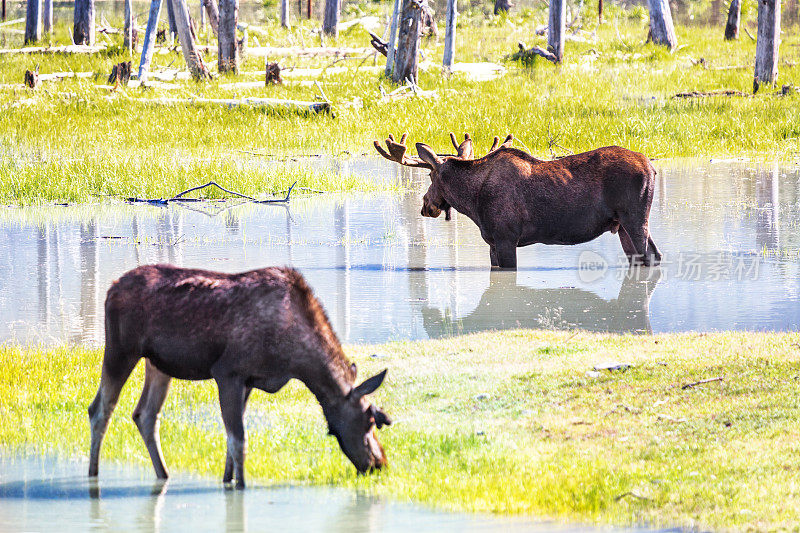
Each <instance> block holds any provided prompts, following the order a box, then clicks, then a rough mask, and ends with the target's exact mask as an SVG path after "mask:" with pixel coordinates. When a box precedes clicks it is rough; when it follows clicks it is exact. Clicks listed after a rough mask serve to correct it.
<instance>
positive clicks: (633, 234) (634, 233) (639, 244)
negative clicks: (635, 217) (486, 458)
mask: <svg viewBox="0 0 800 533" xmlns="http://www.w3.org/2000/svg"><path fill="white" fill-rule="evenodd" d="M622 228H624V229H625V231H626V232H627V233H628V235H629V236H630V239H631V242H632V243H633V246H634V247H635V248H636V252H637V255H638V256H639V257H638V258H639V259H640V260H641V262H642V264H643V265H645V266H654V265H657V264H658V261H659V259H658V257H657V256H656V254H658V249H655V248H654V249H653V250H650V249H648V241H650V231H649V230H648V228H647V223H646V222H645V223H644V224H642V223H639V224H638V225H637V224H635V223H631V222H623V223H622V227H621V228H620V233H622ZM658 255H659V256H660V255H661V254H658Z"/></svg>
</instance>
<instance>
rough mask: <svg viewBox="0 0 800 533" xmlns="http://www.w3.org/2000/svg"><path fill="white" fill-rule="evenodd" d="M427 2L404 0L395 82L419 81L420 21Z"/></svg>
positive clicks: (393, 74)
mask: <svg viewBox="0 0 800 533" xmlns="http://www.w3.org/2000/svg"><path fill="white" fill-rule="evenodd" d="M425 4H426V0H421V1H420V0H403V10H402V11H401V12H400V25H399V26H400V32H399V34H398V36H397V52H395V64H394V72H393V73H392V79H393V80H394V81H395V82H404V81H406V80H410V81H411V82H413V83H416V81H417V67H418V66H419V65H418V63H419V39H420V22H421V20H422V7H423V6H424V5H425Z"/></svg>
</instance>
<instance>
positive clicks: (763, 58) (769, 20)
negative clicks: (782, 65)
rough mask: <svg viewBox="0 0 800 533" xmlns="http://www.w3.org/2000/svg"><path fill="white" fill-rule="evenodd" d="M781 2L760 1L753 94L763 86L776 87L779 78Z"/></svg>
mask: <svg viewBox="0 0 800 533" xmlns="http://www.w3.org/2000/svg"><path fill="white" fill-rule="evenodd" d="M780 35H781V2H780V0H759V2H758V35H757V36H756V69H755V76H754V78H753V92H754V93H755V92H757V91H758V89H759V87H760V86H761V85H762V84H768V85H774V84H775V80H776V79H777V78H778V47H779V46H780V41H781V37H780Z"/></svg>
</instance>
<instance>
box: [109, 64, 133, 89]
mask: <svg viewBox="0 0 800 533" xmlns="http://www.w3.org/2000/svg"><path fill="white" fill-rule="evenodd" d="M129 81H131V62H130V61H123V62H122V63H117V64H116V65H114V68H112V69H111V74H110V75H109V76H108V85H114V86H115V87H118V86H120V85H128V82H129Z"/></svg>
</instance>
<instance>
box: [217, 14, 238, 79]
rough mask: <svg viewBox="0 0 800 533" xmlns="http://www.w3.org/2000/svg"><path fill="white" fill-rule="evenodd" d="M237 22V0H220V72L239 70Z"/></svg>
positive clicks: (218, 67)
mask: <svg viewBox="0 0 800 533" xmlns="http://www.w3.org/2000/svg"><path fill="white" fill-rule="evenodd" d="M238 23H239V0H220V3H219V29H218V34H217V35H218V41H219V56H218V59H219V61H218V65H217V69H218V70H219V72H220V73H222V72H233V73H234V74H235V73H237V72H239V46H238V44H237V42H236V26H237V24H238Z"/></svg>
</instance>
